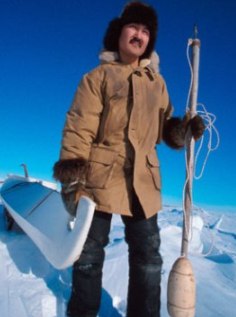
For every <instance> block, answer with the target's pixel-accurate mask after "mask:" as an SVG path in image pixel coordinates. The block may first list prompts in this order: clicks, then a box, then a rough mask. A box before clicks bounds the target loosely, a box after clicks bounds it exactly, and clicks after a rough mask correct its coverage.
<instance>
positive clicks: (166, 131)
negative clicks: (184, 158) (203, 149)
mask: <svg viewBox="0 0 236 317" xmlns="http://www.w3.org/2000/svg"><path fill="white" fill-rule="evenodd" d="M189 127H190V129H191V132H192V135H193V137H194V139H195V140H198V139H199V138H200V137H201V136H202V134H203V132H204V130H205V125H204V122H203V119H202V118H201V117H200V116H198V115H196V116H195V117H194V118H192V119H190V115H189V113H187V114H186V115H185V116H184V118H183V119H181V118H177V117H173V118H171V119H169V120H166V121H165V123H164V127H163V140H164V142H165V143H166V144H167V145H168V146H170V147H171V148H173V149H181V148H183V147H184V145H185V135H186V132H187V130H188V128H189Z"/></svg>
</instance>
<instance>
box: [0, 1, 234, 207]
mask: <svg viewBox="0 0 236 317" xmlns="http://www.w3.org/2000/svg"><path fill="white" fill-rule="evenodd" d="M125 3H126V1H123V0H119V1H118V0H117V1H110V0H103V1H92V0H57V1H56V0H54V1H53V0H34V1H32V0H0V48H1V49H0V135H1V141H0V178H3V177H5V176H6V174H7V173H17V174H21V173H22V169H21V168H20V166H19V165H20V164H21V163H26V164H27V165H28V169H29V173H30V175H32V176H34V177H39V178H44V179H48V180H51V179H52V178H51V175H52V166H53V164H54V162H55V161H56V160H57V159H58V155H59V149H60V140H61V132H62V128H63V125H64V120H65V114H66V111H67V110H68V108H69V106H70V104H71V101H72V98H73V95H74V92H75V89H76V86H77V84H78V83H79V81H80V79H81V77H82V75H83V74H84V73H85V72H87V71H89V70H91V69H92V68H94V67H95V66H97V64H98V62H99V61H98V54H99V51H100V50H101V49H102V39H103V35H104V32H105V29H106V27H107V24H108V22H109V21H110V20H111V19H112V18H114V17H116V16H118V15H119V13H120V12H121V10H122V8H123V6H124V5H125ZM148 3H150V4H152V5H153V6H154V7H155V8H156V9H157V11H158V14H159V35H158V41H157V44H156V50H157V52H158V53H159V55H160V59H161V72H162V74H163V76H164V77H165V80H166V82H167V86H168V90H169V94H170V96H171V99H172V102H173V104H174V107H175V114H176V115H182V114H183V113H184V110H185V104H186V98H187V93H188V87H189V79H190V73H189V69H188V64H187V60H186V45H187V41H188V38H189V37H191V36H192V31H193V25H194V24H195V23H197V25H198V28H199V38H200V40H201V44H202V45H201V60H200V82H199V98H198V99H199V102H202V103H204V104H205V105H206V107H207V109H208V111H209V112H213V113H214V114H215V115H216V117H217V121H216V127H217V129H218V130H219V133H220V147H219V149H218V150H217V151H216V152H214V153H212V154H211V156H210V158H209V160H208V163H207V166H206V169H205V173H204V175H203V178H202V179H201V180H199V181H195V182H194V184H193V188H194V202H195V203H196V204H197V205H199V206H203V207H204V206H207V205H211V206H220V207H221V209H222V210H228V209H229V208H228V206H231V207H232V206H233V209H234V210H235V211H236V198H235V192H236V185H235V177H236V175H235V174H236V173H235V162H236V148H235V140H234V137H235V131H234V127H235V119H236V107H235V87H234V86H235V75H236V67H235V66H236V62H235V56H236V41H235V30H236V21H235V12H236V2H235V1H231V0H214V1H213V0H198V1H193V0H188V1H187V0H178V1H177V0H170V1H166V0H160V1H154V0H152V1H149V2H148ZM158 152H159V156H160V159H161V173H162V184H163V195H164V197H165V199H164V202H165V203H168V202H170V201H173V200H181V199H182V190H183V184H184V179H185V163H184V151H178V152H176V151H173V150H170V149H168V148H167V147H166V146H165V145H161V146H159V147H158ZM201 162H203V159H202V160H200V163H201ZM170 197H171V199H170Z"/></svg>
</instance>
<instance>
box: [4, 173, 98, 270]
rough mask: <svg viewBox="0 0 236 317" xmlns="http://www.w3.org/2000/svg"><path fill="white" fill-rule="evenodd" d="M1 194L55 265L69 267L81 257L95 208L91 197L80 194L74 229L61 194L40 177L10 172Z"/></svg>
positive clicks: (18, 221) (26, 231) (21, 225)
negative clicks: (29, 176)
mask: <svg viewBox="0 0 236 317" xmlns="http://www.w3.org/2000/svg"><path fill="white" fill-rule="evenodd" d="M0 195H1V199H2V202H3V205H4V206H5V208H6V209H7V211H8V212H9V213H10V215H11V216H12V217H13V219H14V220H15V222H16V223H17V224H18V225H19V226H20V227H21V228H22V229H23V230H24V232H25V233H26V234H27V235H28V236H29V237H30V238H31V239H32V240H33V242H34V243H35V244H36V246H37V247H38V248H39V249H40V251H41V252H42V254H43V255H44V256H45V257H46V259H47V260H48V261H49V262H50V263H51V264H52V265H53V266H54V267H55V268H57V269H64V268H67V267H69V266H71V265H72V264H73V263H74V261H76V260H77V259H78V258H79V256H80V254H81V252H82V249H83V246H84V243H85V240H86V238H87V235H88V231H89V228H90V225H91V222H92V218H93V214H94V210H95V203H94V202H93V201H92V200H91V199H90V198H88V197H85V196H82V197H81V198H80V201H79V204H78V208H77V213H76V219H75V223H74V225H73V229H72V230H71V229H69V226H68V222H69V220H70V219H69V215H68V213H67V211H66V210H65V207H64V205H63V202H62V199H61V195H60V194H59V192H57V191H56V190H54V189H52V188H49V187H47V186H44V185H43V184H42V182H40V181H31V180H30V179H28V178H24V177H19V176H10V177H9V178H7V179H6V180H5V182H4V183H3V185H2V187H1V191H0Z"/></svg>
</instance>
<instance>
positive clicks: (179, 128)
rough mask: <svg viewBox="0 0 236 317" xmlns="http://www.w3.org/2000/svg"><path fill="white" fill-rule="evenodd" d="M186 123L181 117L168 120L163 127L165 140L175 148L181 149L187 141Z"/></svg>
mask: <svg viewBox="0 0 236 317" xmlns="http://www.w3.org/2000/svg"><path fill="white" fill-rule="evenodd" d="M185 132H186V124H185V123H184V121H183V120H182V119H181V118H177V117H173V118H171V119H169V120H166V122H165V124H164V129H163V140H164V142H165V143H166V144H167V145H168V146H170V147H171V148H173V149H181V148H182V147H184V144H185V143H184V142H185Z"/></svg>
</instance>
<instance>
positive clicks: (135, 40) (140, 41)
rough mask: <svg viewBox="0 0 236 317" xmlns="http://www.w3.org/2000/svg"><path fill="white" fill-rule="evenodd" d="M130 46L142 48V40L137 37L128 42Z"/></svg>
mask: <svg viewBox="0 0 236 317" xmlns="http://www.w3.org/2000/svg"><path fill="white" fill-rule="evenodd" d="M130 44H134V45H136V46H138V47H141V46H142V40H140V39H139V38H137V37H134V38H132V39H131V40H130Z"/></svg>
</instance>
